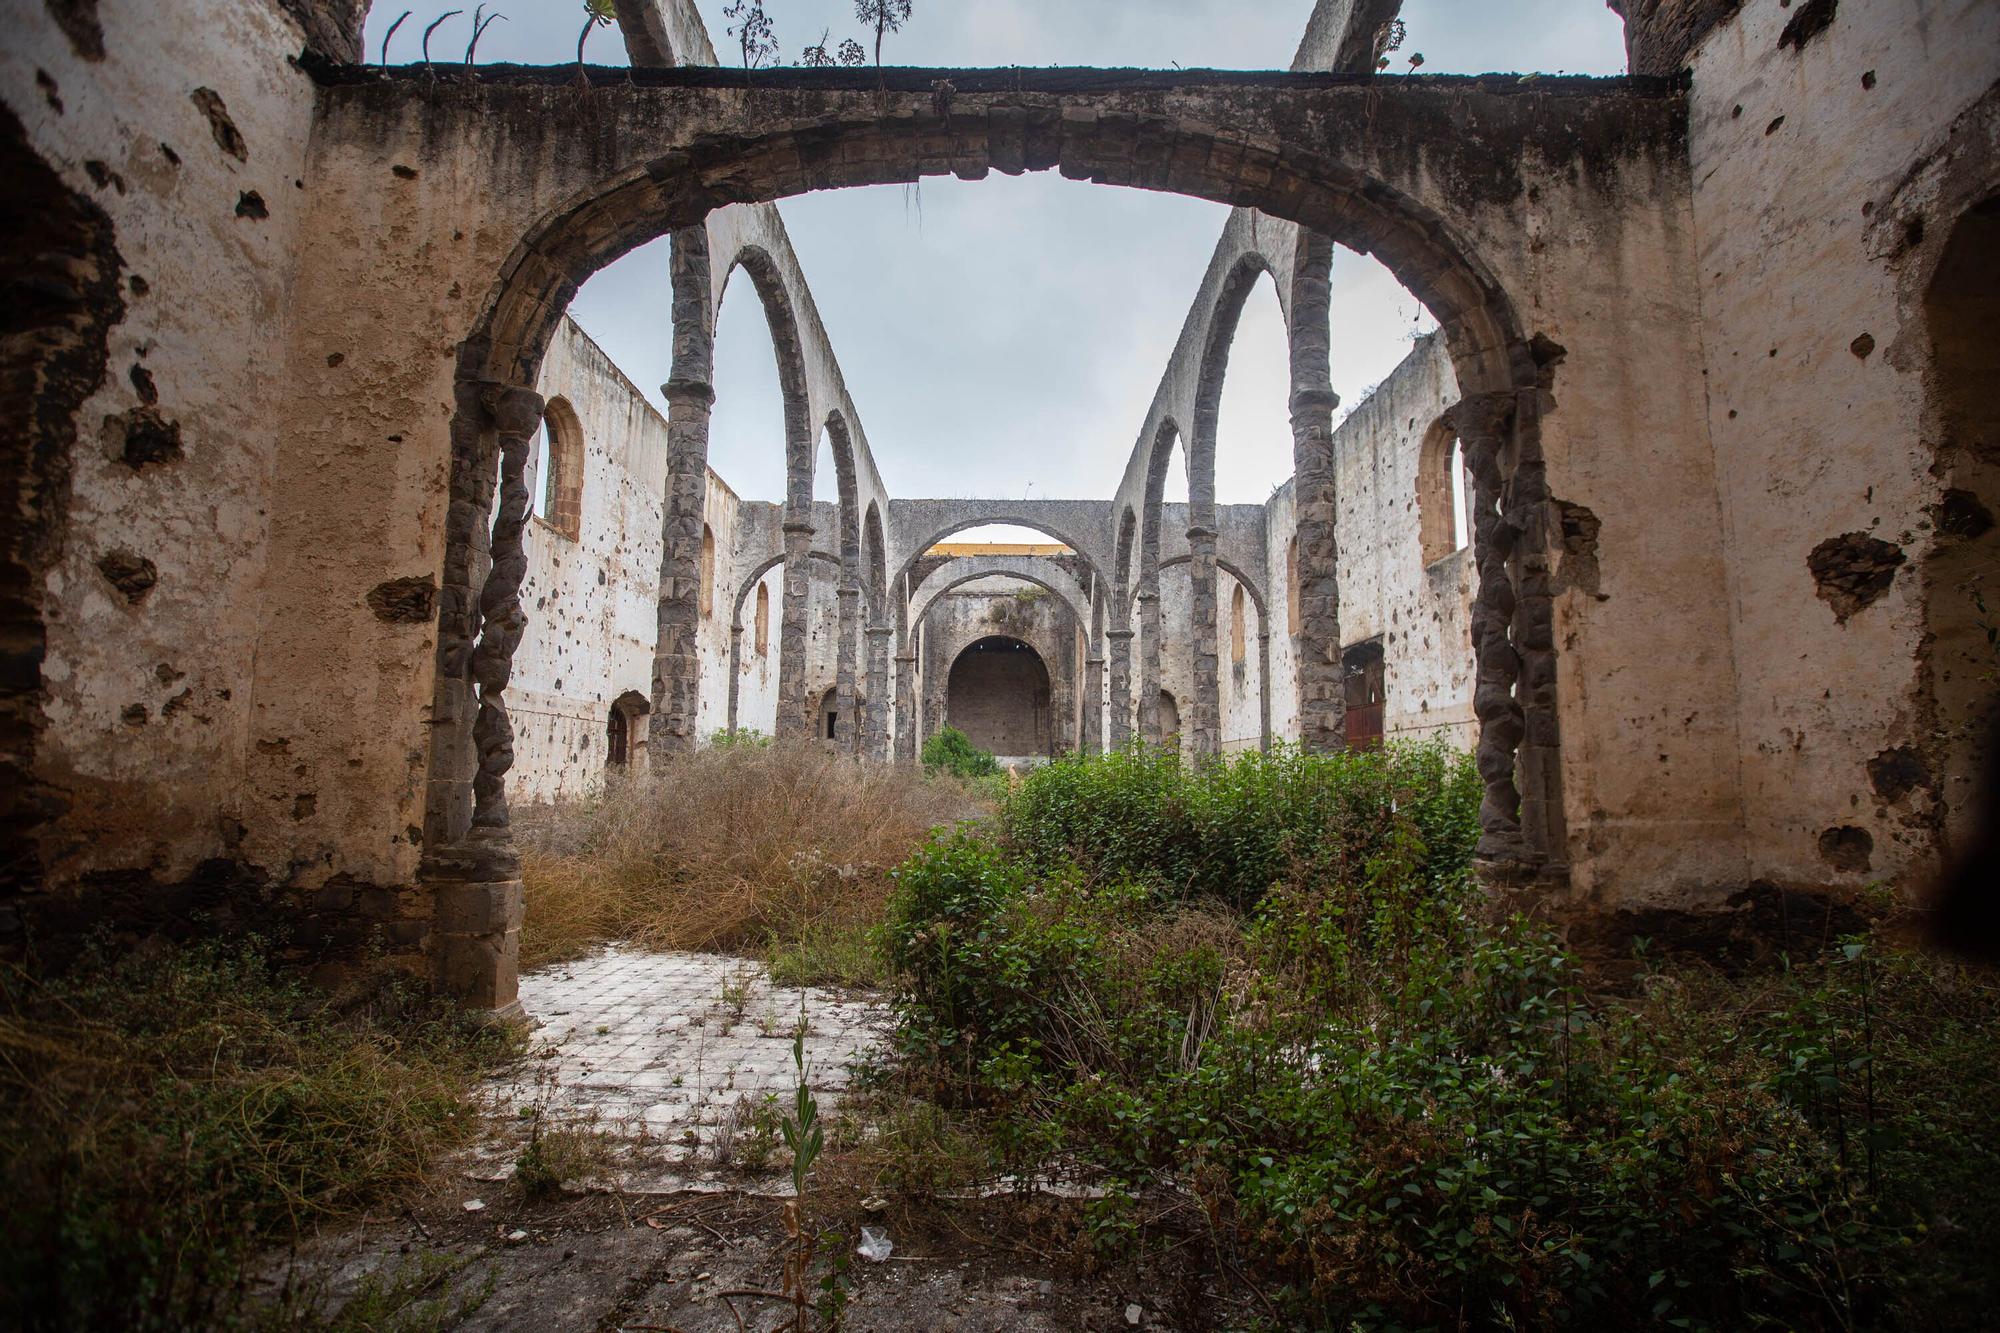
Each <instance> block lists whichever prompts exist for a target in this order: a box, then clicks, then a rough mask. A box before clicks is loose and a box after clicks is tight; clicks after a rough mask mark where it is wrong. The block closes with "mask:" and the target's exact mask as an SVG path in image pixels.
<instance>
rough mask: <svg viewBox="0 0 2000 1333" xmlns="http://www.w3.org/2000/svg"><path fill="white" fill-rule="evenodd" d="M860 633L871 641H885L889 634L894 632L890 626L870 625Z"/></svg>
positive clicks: (893, 628)
mask: <svg viewBox="0 0 2000 1333" xmlns="http://www.w3.org/2000/svg"><path fill="white" fill-rule="evenodd" d="M861 632H862V633H863V634H866V635H867V636H868V637H869V638H871V639H886V638H888V637H889V636H890V635H891V634H894V633H895V632H896V630H895V627H894V626H892V625H870V626H869V627H868V628H867V629H864V630H862V631H861Z"/></svg>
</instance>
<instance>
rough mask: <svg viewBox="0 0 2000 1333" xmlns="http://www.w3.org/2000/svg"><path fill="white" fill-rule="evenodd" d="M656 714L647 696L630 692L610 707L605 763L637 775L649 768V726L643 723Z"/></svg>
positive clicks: (606, 731) (606, 725)
mask: <svg viewBox="0 0 2000 1333" xmlns="http://www.w3.org/2000/svg"><path fill="white" fill-rule="evenodd" d="M652 711H653V706H652V704H651V703H649V702H648V701H647V699H646V696H645V695H643V694H641V693H639V692H638V691H637V690H627V691H625V693H623V694H621V695H619V696H618V697H617V698H616V699H614V700H612V703H611V716H610V719H609V720H608V721H607V723H606V724H605V745H604V762H605V766H606V767H607V768H610V769H618V770H625V771H632V772H638V771H642V770H644V768H645V767H646V724H645V722H644V721H643V720H642V719H643V718H644V717H645V716H646V714H648V713H650V712H652Z"/></svg>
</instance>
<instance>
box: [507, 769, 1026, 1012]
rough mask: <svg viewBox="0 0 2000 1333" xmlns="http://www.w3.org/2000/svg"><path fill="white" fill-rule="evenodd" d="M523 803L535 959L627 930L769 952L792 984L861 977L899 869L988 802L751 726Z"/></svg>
mask: <svg viewBox="0 0 2000 1333" xmlns="http://www.w3.org/2000/svg"><path fill="white" fill-rule="evenodd" d="M732 741H733V742H734V743H732V744H728V745H717V746H713V747H710V748H708V749H705V750H703V751H701V752H700V753H698V754H695V755H692V756H686V757H681V758H677V759H675V761H674V762H673V763H671V764H660V765H656V766H655V767H654V769H653V771H652V772H651V773H648V774H644V775H641V776H639V777H637V778H634V779H632V780H629V781H625V782H619V783H615V784H613V785H612V786H610V787H609V788H608V789H607V790H606V791H605V792H604V793H603V794H602V795H600V796H598V797H596V798H595V799H593V800H591V801H588V802H586V803H582V804H579V805H569V806H561V807H554V808H543V809H540V810H528V811H523V812H521V813H520V814H519V815H517V818H516V825H515V829H516V836H517V838H518V840H519V842H520V844H521V847H522V872H523V879H524V880H525V881H526V886H527V915H526V921H525V924H524V926H523V929H522V934H521V961H522V966H524V967H537V966H541V965H543V964H546V963H550V962H555V961H559V960H561V959H565V958H573V957H576V956H578V955H579V954H582V953H584V952H586V951H588V950H589V949H591V948H592V947H594V946H596V945H597V944H599V943H602V942H605V941H609V940H625V941H630V942H632V943H634V944H637V945H640V946H642V947H645V948H653V949H708V950H721V951H733V952H742V953H751V954H758V955H761V956H763V957H765V958H766V959H768V960H769V961H771V962H772V964H773V971H774V976H775V978H776V979H777V980H778V981H779V982H780V984H783V985H807V984H822V983H824V984H842V985H861V984H866V983H869V982H871V981H873V980H875V979H876V977H877V976H878V974H879V969H880V964H879V959H878V957H877V955H876V953H875V951H874V950H873V949H871V948H870V947H869V945H868V940H867V932H868V930H869V929H870V928H871V927H872V926H874V925H875V924H876V923H878V922H879V921H880V920H881V916H882V909H883V904H884V903H885V902H886V900H887V898H888V893H889V887H890V884H889V871H890V870H891V869H892V868H893V867H894V866H896V865H897V864H898V863H899V862H901V861H902V860H903V859H904V858H906V857H907V856H909V855H910V853H911V852H912V851H914V850H915V849H916V848H917V847H919V846H920V845H922V843H923V842H924V840H925V839H926V838H927V837H929V835H930V833H931V831H932V830H933V829H935V828H938V827H940V826H943V825H949V824H952V823H954V822H955V821H958V820H961V819H969V818H975V817H977V816H979V815H981V814H983V813H985V812H986V810H987V809H988V806H987V805H986V803H985V802H984V801H983V800H982V799H980V798H979V797H978V796H977V795H976V794H974V793H972V792H971V791H969V790H968V789H967V787H966V786H965V785H963V784H961V783H958V782H955V781H952V780H949V779H948V778H942V777H936V776H932V775H929V774H926V773H922V772H914V771H912V770H910V769H907V768H901V767H897V766H892V765H887V764H858V763H856V762H855V761H854V760H852V759H851V758H846V757H843V756H841V755H838V754H835V753H833V752H831V751H829V750H826V749H824V748H822V747H820V746H819V745H817V744H809V743H808V744H771V743H767V742H763V741H762V740H761V738H756V737H754V736H748V735H741V734H739V735H738V736H736V737H733V738H732Z"/></svg>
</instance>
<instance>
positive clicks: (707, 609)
mask: <svg viewBox="0 0 2000 1333" xmlns="http://www.w3.org/2000/svg"><path fill="white" fill-rule="evenodd" d="M714 614H715V532H714V530H713V529H711V528H710V527H709V526H708V524H706V523H704V524H702V525H701V618H702V619H703V620H707V619H708V618H709V617H710V616H712V615H714Z"/></svg>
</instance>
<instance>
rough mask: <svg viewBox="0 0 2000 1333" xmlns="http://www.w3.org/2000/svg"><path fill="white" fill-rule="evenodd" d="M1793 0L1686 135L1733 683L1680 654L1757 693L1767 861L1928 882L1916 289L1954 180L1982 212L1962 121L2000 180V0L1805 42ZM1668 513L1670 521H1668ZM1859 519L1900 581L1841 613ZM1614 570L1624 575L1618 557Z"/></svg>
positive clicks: (1753, 835) (1917, 13)
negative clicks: (1880, 764)
mask: <svg viewBox="0 0 2000 1333" xmlns="http://www.w3.org/2000/svg"><path fill="white" fill-rule="evenodd" d="M1798 13H1799V9H1798V7H1797V6H1793V7H1791V8H1789V9H1788V8H1787V7H1785V6H1783V5H1781V4H1780V3H1778V0H1749V2H1748V3H1746V4H1745V5H1744V6H1743V9H1742V12H1741V15H1740V16H1739V18H1738V19H1737V20H1736V21H1735V22H1733V23H1730V24H1728V25H1726V26H1723V27H1720V28H1717V29H1715V30H1714V31H1713V32H1711V33H1710V34H1709V35H1708V37H1707V40H1706V41H1704V42H1703V43H1702V44H1701V45H1700V47H1699V48H1698V49H1697V50H1696V51H1695V53H1694V55H1693V57H1692V64H1693V68H1694V83H1693V91H1692V93H1691V97H1690V111H1689V150H1688V151H1689V155H1690V158H1691V160H1692V163H1693V176H1694V188H1693V200H1694V202H1693V218H1694V223H1695V227H1696V234H1697V240H1698V261H1699V265H1700V267H1699V275H1700V281H1701V312H1700V313H1701V328H1702V350H1703V353H1704V365H1705V366H1706V371H1707V377H1708V389H1709V393H1708V412H1707V425H1708V429H1709V430H1710V431H1711V432H1712V433H1713V439H1714V449H1715V456H1716V467H1717V480H1718V487H1719V490H1720V494H1721V496H1722V506H1723V514H1724V519H1725V523H1724V530H1723V531H1724V553H1725V556H1726V560H1727V565H1728V569H1729V576H1728V581H1727V585H1726V587H1727V600H1726V605H1727V608H1728V612H1729V633H1730V636H1731V641H1732V644H1733V649H1734V656H1735V670H1734V678H1733V680H1732V678H1731V675H1730V673H1729V671H1728V670H1727V668H1726V664H1725V663H1723V662H1721V661H1719V660H1718V661H1711V660H1710V659H1709V656H1708V654H1707V653H1706V651H1705V650H1699V649H1695V648H1694V645H1690V649H1691V650H1695V651H1698V652H1699V653H1700V656H1699V658H1698V659H1697V660H1696V661H1694V662H1689V663H1687V664H1685V666H1686V668H1688V669H1692V670H1694V671H1696V672H1698V673H1699V674H1704V675H1708V676H1709V678H1710V679H1711V681H1712V683H1713V686H1714V689H1715V691H1716V692H1717V693H1718V694H1721V693H1725V692H1731V691H1733V692H1734V694H1735V696H1736V698H1737V701H1738V705H1737V706H1738V708H1739V709H1740V715H1741V727H1742V743H1741V771H1742V790H1743V796H1742V803H1743V818H1744V821H1745V825H1746V829H1747V837H1746V840H1745V841H1746V847H1747V849H1748V857H1747V864H1746V867H1745V869H1746V871H1747V873H1748V874H1750V875H1751V876H1753V877H1756V878H1761V879H1768V880H1771V881H1774V882H1777V883H1779V884H1824V883H1828V882H1833V883H1844V884H1860V883H1863V882H1866V881H1869V880H1873V879H1893V880H1897V881H1899V882H1902V883H1903V884H1905V885H1906V886H1908V887H1912V888H1915V887H1918V886H1919V885H1920V883H1921V881H1922V880H1923V879H1924V878H1925V876H1926V875H1927V873H1928V871H1929V869H1930V867H1931V865H1932V864H1933V858H1934V856H1935V848H1934V846H1933V842H1932V832H1931V823H1932V820H1933V817H1934V815H1935V807H1934V803H1933V789H1932V787H1931V785H1930V784H1929V783H1928V782H1926V783H1924V784H1921V785H1918V786H1915V787H1911V788H1909V789H1908V790H1906V791H1902V792H1900V794H1898V795H1897V796H1896V798H1895V799H1885V798H1884V795H1883V794H1882V793H1881V792H1878V791H1877V790H1876V788H1875V784H1874V782H1873V781H1872V779H1871V775H1870V772H1869V764H1870V761H1871V760H1874V759H1875V758H1876V757H1877V756H1878V755H1882V754H1884V753H1887V752H1891V751H1896V750H1898V749H1900V748H1903V747H1909V748H1911V749H1913V750H1915V751H1918V752H1923V751H1925V750H1926V749H1927V748H1928V746H1929V744H1930V740H1931V737H1930V736H1929V734H1928V727H1927V721H1926V718H1925V716H1924V713H1923V709H1922V707H1921V699H1920V689H1921V684H1922V681H1921V676H1922V667H1923V661H1924V652H1925V649H1924V626H1923V620H1922V615H1923V610H1922V605H1921V585H1920V578H1919V564H1920V562H1921V561H1920V558H1921V557H1922V556H1923V555H1924V554H1925V553H1926V551H1927V550H1928V549H1929V547H1930V545H1931V543H1932V542H1933V541H1934V539H1935V533H1934V527H1935V525H1934V521H1933V515H1934V513H1935V509H1934V506H1935V505H1936V504H1937V503H1938V501H1939V499H1940V492H1941V489H1942V486H1943V484H1944V482H1943V480H1942V479H1941V478H1940V477H1938V476H1935V475H1932V472H1931V467H1932V463H1933V461H1934V455H1933V448H1934V447H1935V444H1936V443H1937V441H1936V438H1935V436H1932V435H1928V434H1927V428H1926V420H1925V383H1924V381H1925V374H1926V370H1927V364H1928V360H1929V352H1928V347H1927V345H1926V339H1925V335H1924V332H1923V328H1922V312H1921V309H1920V306H1919V303H1918V301H1919V297H1920V296H1921V287H1922V282H1923V279H1924V277H1925V264H1926V262H1930V263H1934V262H1935V249H1934V247H1935V246H1937V245H1940V244H1942V242H1943V240H1944V238H1945V236H1946V235H1947V233H1949V231H1950V229H1951V226H1952V223H1953V222H1954V221H1955V220H1956V219H1955V216H1954V215H1953V213H1952V210H1951V208H1950V207H1949V206H1948V205H1946V204H1945V203H1944V200H1945V199H1946V198H1950V197H1953V196H1954V195H1955V196H1956V197H1957V198H1958V199H1959V200H1960V204H1959V206H1960V207H1962V206H1963V202H1965V199H1964V191H1965V190H1966V188H1967V185H1968V183H1967V182H1965V181H1963V180H1959V181H1954V182H1950V183H1947V182H1944V181H1942V180H1926V178H1925V173H1924V172H1923V171H1921V170H1919V169H1918V167H1919V166H1920V164H1921V163H1923V162H1924V161H1925V160H1926V159H1928V158H1931V157H1933V156H1934V155H1936V154H1937V153H1939V152H1940V150H1941V149H1943V148H1944V147H1945V146H1946V144H1947V141H1948V140H1949V139H1951V138H1952V137H1953V129H1954V125H1955V123H1960V131H1961V133H1964V132H1967V131H1973V132H1976V133H1979V134H1980V135H1981V136H1982V138H1983V142H1981V143H1980V144H1978V145H1976V146H1975V147H1974V150H1973V153H1972V156H1971V162H1972V163H1973V164H1974V165H1973V167H1972V170H1973V171H1974V173H1975V174H1977V173H1983V175H1984V179H1985V182H1986V188H1987V189H1989V190H1990V189H1991V188H1993V187H1994V185H1995V183H1996V181H2000V170H1996V166H1995V163H1996V144H1995V143H1994V140H1993V138H1992V135H1993V130H1992V129H1991V123H1990V122H1989V123H1988V125H1987V126H1986V127H1985V128H1984V129H1983V130H1978V131H1974V127H1973V126H1972V125H1971V124H1970V123H1964V122H1963V118H1964V117H1965V114H1966V112H1967V110H1968V108H1970V107H1971V106H1972V105H1973V104H1974V103H1975V102H1977V101H1979V100H1980V99H1981V98H1982V97H1986V98H1988V100H1989V102H1990V100H1991V94H1990V90H1991V89H1992V87H1993V85H1994V80H1995V75H1996V72H2000V68H1996V67H2000V54H1996V53H2000V7H1996V6H1994V5H1992V4H1988V3H1982V2H1981V0H1909V2H1908V3H1905V4H1898V5H1870V4H1858V3H1845V4H1841V5H1839V6H1838V8H1837V10H1836V12H1835V13H1834V15H1833V18H1832V22H1831V23H1830V24H1828V25H1827V26H1826V27H1825V29H1824V30H1823V31H1820V32H1818V33H1817V34H1816V35H1813V36H1811V37H1810V38H1808V39H1806V40H1805V41H1804V42H1803V44H1798V43H1793V42H1783V40H1782V39H1783V38H1784V36H1785V33H1786V31H1787V27H1788V25H1789V24H1791V23H1792V21H1793V20H1794V19H1795V18H1796V16H1797V15H1798ZM1912 182H1917V183H1919V184H1920V188H1918V189H1916V190H1915V191H1914V192H1912V191H1909V190H1907V189H1906V188H1905V187H1906V186H1907V185H1908V184H1909V183H1912ZM1913 223H1915V224H1916V226H1917V228H1918V232H1919V234H1920V236H1921V239H1920V240H1919V241H1918V242H1917V243H1916V244H1914V245H1913V244H1912V239H1911V231H1910V228H1911V226H1912V224H1913ZM1672 512H1673V511H1671V510H1659V511H1656V516H1655V522H1656V523H1657V524H1658V525H1659V526H1660V527H1663V528H1666V527H1671V526H1672V523H1671V520H1670V519H1669V518H1668V517H1667V516H1668V515H1669V514H1671V513H1672ZM1609 531H1610V522H1609V521H1608V520H1607V522H1606V532H1607V533H1608V532H1609ZM1846 534H1857V535H1858V537H1859V539H1860V547H1861V551H1862V553H1863V555H1864V556H1865V555H1866V554H1867V553H1868V552H1869V551H1870V550H1871V549H1872V550H1873V551H1874V553H1875V559H1874V568H1873V569H1866V568H1864V569H1857V570H1854V571H1851V573H1852V575H1853V577H1854V578H1855V579H1856V580H1858V581H1859V582H1861V583H1866V582H1867V581H1868V576H1869V575H1870V574H1871V573H1873V572H1877V571H1879V574H1880V576H1881V579H1882V582H1883V586H1881V587H1880V589H1879V591H1878V592H1877V593H1876V594H1875V595H1874V596H1873V599H1872V600H1870V601H1868V602H1867V604H1866V605H1862V606H1858V607H1845V608H1840V607H1836V605H1835V604H1834V603H1833V602H1832V601H1830V600H1826V599H1823V598H1822V597H1820V596H1819V595H1817V593H1818V591H1819V589H1818V586H1817V584H1816V580H1815V575H1814V572H1813V570H1812V568H1811V561H1812V560H1813V553H1814V551H1815V548H1818V547H1819V546H1820V545H1821V543H1823V542H1827V541H1828V540H1829V539H1833V538H1840V537H1843V536H1845V535H1846ZM1869 540H1873V541H1879V542H1883V543H1886V544H1887V546H1886V547H1884V548H1870V547H1868V546H1867V544H1866V543H1867V542H1868V541H1869ZM1605 566H1606V591H1614V587H1613V583H1614V581H1615V579H1616V567H1615V566H1614V565H1613V564H1612V561H1611V560H1610V558H1609V557H1608V553H1607V559H1606V561H1605ZM1843 611H1844V612H1845V613H1844V614H1843ZM1642 757H1643V755H1642ZM1901 785H1902V784H1900V783H1899V784H1897V786H1899V787H1900V786H1901Z"/></svg>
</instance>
